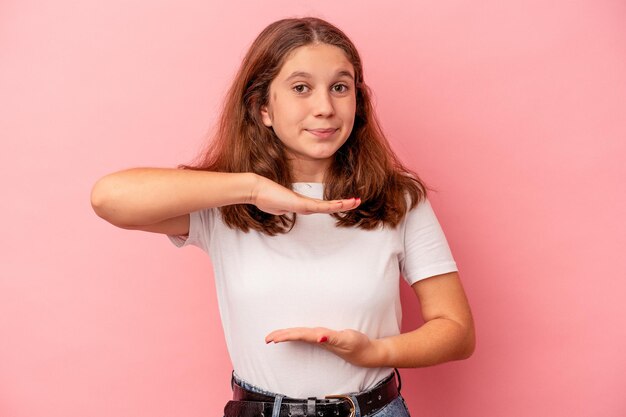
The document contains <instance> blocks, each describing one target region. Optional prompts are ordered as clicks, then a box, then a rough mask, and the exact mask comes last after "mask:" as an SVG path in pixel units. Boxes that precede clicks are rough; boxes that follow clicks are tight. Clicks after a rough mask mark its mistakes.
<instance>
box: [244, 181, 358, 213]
mask: <svg viewBox="0 0 626 417" xmlns="http://www.w3.org/2000/svg"><path fill="white" fill-rule="evenodd" d="M250 199H251V202H250V203H251V204H254V205H255V206H257V207H258V208H259V210H262V211H264V212H266V213H270V214H275V215H281V214H286V213H298V214H313V213H328V214H330V213H337V212H341V211H348V210H352V209H355V208H356V207H358V206H359V204H361V199H359V198H357V197H353V198H348V199H343V200H320V199H317V198H310V197H307V196H304V195H302V194H298V193H296V192H294V191H292V190H290V189H288V188H285V187H283V186H282V185H280V184H277V183H275V182H274V181H272V180H270V179H268V178H265V177H262V176H257V182H256V184H255V186H254V188H253V190H252V195H251V198H250Z"/></svg>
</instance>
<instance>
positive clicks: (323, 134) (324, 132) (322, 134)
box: [306, 128, 339, 138]
mask: <svg viewBox="0 0 626 417" xmlns="http://www.w3.org/2000/svg"><path fill="white" fill-rule="evenodd" d="M338 130H339V129H337V128H327V129H306V131H307V132H309V133H311V134H313V135H315V136H317V137H318V138H327V137H329V136H332V135H333V134H334V133H335V132H337V131H338Z"/></svg>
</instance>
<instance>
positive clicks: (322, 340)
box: [320, 336, 328, 343]
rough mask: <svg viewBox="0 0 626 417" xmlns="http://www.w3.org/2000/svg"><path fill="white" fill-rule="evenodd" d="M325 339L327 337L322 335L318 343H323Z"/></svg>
mask: <svg viewBox="0 0 626 417" xmlns="http://www.w3.org/2000/svg"><path fill="white" fill-rule="evenodd" d="M327 340H328V338H327V337H326V336H322V338H321V339H320V343H324V342H325V341H327Z"/></svg>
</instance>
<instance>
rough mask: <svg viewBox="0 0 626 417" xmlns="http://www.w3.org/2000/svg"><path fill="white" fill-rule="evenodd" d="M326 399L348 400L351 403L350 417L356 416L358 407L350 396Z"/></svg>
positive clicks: (333, 396) (336, 396) (330, 396)
mask: <svg viewBox="0 0 626 417" xmlns="http://www.w3.org/2000/svg"><path fill="white" fill-rule="evenodd" d="M324 398H337V399H344V398H345V399H346V400H348V401H349V402H350V417H354V416H355V415H356V405H355V404H354V401H352V398H351V397H350V396H348V395H327V396H326V397H324Z"/></svg>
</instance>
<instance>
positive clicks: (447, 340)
mask: <svg viewBox="0 0 626 417" xmlns="http://www.w3.org/2000/svg"><path fill="white" fill-rule="evenodd" d="M412 288H413V290H414V291H415V294H416V295H417V297H418V298H419V299H420V302H421V305H422V316H423V318H424V320H425V323H424V324H423V325H422V326H420V327H419V328H418V329H416V330H413V331H411V332H408V333H402V334H399V335H396V336H389V337H384V338H380V339H369V338H368V336H367V335H365V334H364V333H362V332H359V331H357V330H353V329H344V330H339V331H337V330H332V329H327V328H324V327H315V328H310V327H294V328H288V329H278V330H275V331H273V332H271V333H270V334H268V335H267V336H266V337H265V341H266V343H269V342H274V343H280V342H285V341H305V342H309V343H315V344H318V345H319V346H321V347H323V348H325V349H328V350H329V351H331V352H333V353H334V354H336V355H337V356H339V357H341V358H343V359H345V360H346V361H348V362H350V363H352V364H354V365H357V366H363V367H366V368H378V367H389V368H417V367H424V366H430V365H436V364H438V363H442V362H448V361H452V360H458V359H466V358H468V357H470V356H471V354H472V353H473V352H474V323H473V319H472V314H471V311H470V308H469V305H468V303H467V299H466V297H465V292H464V291H463V287H462V286H461V282H460V280H459V276H458V273H457V272H451V273H448V274H442V275H437V276H434V277H430V278H427V279H424V280H420V281H418V282H416V283H415V284H413V286H412Z"/></svg>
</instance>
